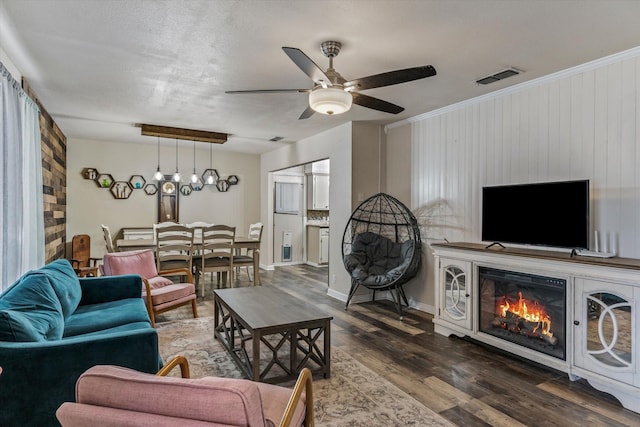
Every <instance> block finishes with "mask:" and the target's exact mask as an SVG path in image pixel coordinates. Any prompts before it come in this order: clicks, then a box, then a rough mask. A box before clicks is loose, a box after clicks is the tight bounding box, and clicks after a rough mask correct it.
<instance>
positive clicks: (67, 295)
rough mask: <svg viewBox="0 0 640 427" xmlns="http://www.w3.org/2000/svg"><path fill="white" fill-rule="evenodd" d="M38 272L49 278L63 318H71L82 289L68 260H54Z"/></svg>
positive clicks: (78, 302)
mask: <svg viewBox="0 0 640 427" xmlns="http://www.w3.org/2000/svg"><path fill="white" fill-rule="evenodd" d="M39 271H41V272H43V273H44V274H46V275H47V277H48V278H49V282H50V283H51V286H53V290H54V291H55V293H56V295H57V296H58V300H60V305H61V306H62V315H63V316H64V318H65V319H66V318H67V317H69V316H71V315H72V314H73V312H74V311H76V308H78V305H79V304H80V299H81V298H82V288H81V287H80V280H79V279H78V276H77V275H76V272H75V271H74V270H73V267H71V263H70V262H69V260H66V259H64V258H63V259H58V260H55V261H53V262H51V263H49V264H47V265H45V266H44V267H42V268H41V269H40V270H39Z"/></svg>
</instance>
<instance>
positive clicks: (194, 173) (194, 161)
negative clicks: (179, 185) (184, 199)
mask: <svg viewBox="0 0 640 427" xmlns="http://www.w3.org/2000/svg"><path fill="white" fill-rule="evenodd" d="M191 182H192V183H194V184H195V183H196V182H198V175H197V174H196V140H195V139H194V140H193V173H192V174H191Z"/></svg>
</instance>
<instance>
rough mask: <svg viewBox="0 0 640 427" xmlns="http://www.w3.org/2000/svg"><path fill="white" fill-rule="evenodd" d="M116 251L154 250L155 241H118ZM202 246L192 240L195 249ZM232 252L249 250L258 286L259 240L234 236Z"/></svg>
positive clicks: (198, 239)
mask: <svg viewBox="0 0 640 427" xmlns="http://www.w3.org/2000/svg"><path fill="white" fill-rule="evenodd" d="M116 244H117V245H118V249H119V250H120V251H137V250H141V249H151V250H153V251H155V250H156V241H155V240H154V239H118V240H117V241H116ZM201 244H202V239H201V238H198V237H195V238H194V239H193V245H194V246H195V249H196V250H197V249H198V246H199V245H201ZM233 249H234V251H239V250H240V249H250V250H251V251H252V255H253V271H254V273H253V274H254V276H255V278H254V281H255V285H260V284H261V283H260V240H258V239H251V238H249V237H246V236H235V238H234V239H233Z"/></svg>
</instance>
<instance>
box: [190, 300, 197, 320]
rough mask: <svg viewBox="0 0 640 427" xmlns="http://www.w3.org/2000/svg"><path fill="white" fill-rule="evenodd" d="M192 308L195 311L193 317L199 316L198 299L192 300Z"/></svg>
mask: <svg viewBox="0 0 640 427" xmlns="http://www.w3.org/2000/svg"><path fill="white" fill-rule="evenodd" d="M191 310H192V311H193V318H194V319H195V318H197V317H198V304H197V301H196V300H195V299H194V300H192V301H191Z"/></svg>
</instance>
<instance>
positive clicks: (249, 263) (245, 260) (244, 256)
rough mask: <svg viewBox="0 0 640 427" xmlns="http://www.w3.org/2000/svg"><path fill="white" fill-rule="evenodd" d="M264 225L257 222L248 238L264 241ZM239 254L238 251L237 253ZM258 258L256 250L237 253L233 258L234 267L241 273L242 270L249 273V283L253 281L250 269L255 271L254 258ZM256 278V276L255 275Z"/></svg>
mask: <svg viewBox="0 0 640 427" xmlns="http://www.w3.org/2000/svg"><path fill="white" fill-rule="evenodd" d="M262 228H263V226H262V223H261V222H256V223H254V224H251V225H250V226H249V234H248V237H249V238H250V239H254V240H257V241H258V242H260V241H261V240H262ZM236 252H238V251H236ZM255 256H256V254H255V250H254V249H250V248H247V249H246V251H245V253H241V252H240V253H237V254H235V255H234V256H233V266H234V268H236V270H237V271H239V270H240V269H241V268H243V267H244V268H245V269H246V271H247V276H249V281H250V282H251V281H253V279H251V273H249V268H251V269H253V266H254V257H255ZM254 276H255V274H254Z"/></svg>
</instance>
